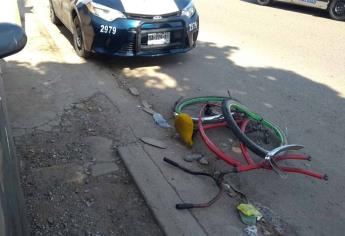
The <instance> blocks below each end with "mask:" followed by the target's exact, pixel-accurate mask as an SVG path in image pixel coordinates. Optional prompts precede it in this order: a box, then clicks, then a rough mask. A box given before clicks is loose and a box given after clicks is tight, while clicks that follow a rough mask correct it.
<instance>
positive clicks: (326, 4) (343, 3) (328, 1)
mask: <svg viewBox="0 0 345 236" xmlns="http://www.w3.org/2000/svg"><path fill="white" fill-rule="evenodd" d="M256 1H257V3H258V4H260V5H263V6H267V5H270V4H271V3H272V2H273V1H277V2H287V3H292V4H297V5H303V6H307V7H314V8H319V9H323V10H327V11H328V12H329V15H330V16H331V18H333V19H335V20H341V21H345V0H256Z"/></svg>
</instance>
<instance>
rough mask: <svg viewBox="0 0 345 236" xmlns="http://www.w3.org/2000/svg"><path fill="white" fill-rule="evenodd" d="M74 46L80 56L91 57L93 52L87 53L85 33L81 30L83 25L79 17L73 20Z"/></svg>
mask: <svg viewBox="0 0 345 236" xmlns="http://www.w3.org/2000/svg"><path fill="white" fill-rule="evenodd" d="M73 23H74V25H73V44H74V49H75V51H76V53H77V54H78V56H80V57H83V58H89V57H90V56H91V52H89V51H87V50H86V49H85V46H84V38H83V33H82V30H81V25H80V21H79V19H78V17H75V18H74V20H73Z"/></svg>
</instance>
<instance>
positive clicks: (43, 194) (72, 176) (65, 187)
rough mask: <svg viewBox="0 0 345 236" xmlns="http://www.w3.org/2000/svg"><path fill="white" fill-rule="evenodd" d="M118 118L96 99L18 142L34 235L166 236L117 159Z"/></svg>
mask: <svg viewBox="0 0 345 236" xmlns="http://www.w3.org/2000/svg"><path fill="white" fill-rule="evenodd" d="M116 113H118V111H117V109H116V107H115V106H114V105H113V104H112V103H111V102H110V101H109V99H107V97H106V96H105V95H103V94H95V95H94V96H92V97H91V98H88V99H86V100H83V101H81V102H80V103H77V104H73V106H72V107H70V108H69V109H65V111H64V113H63V114H62V115H61V116H60V117H59V118H58V119H57V120H54V121H51V122H50V123H47V124H45V125H43V126H40V127H36V128H34V129H30V130H25V134H23V135H22V136H19V137H17V138H15V144H16V148H17V155H18V156H19V159H21V160H23V161H22V169H21V172H22V186H23V188H24V194H25V201H26V207H27V217H28V220H29V223H30V231H31V235H95V236H96V235H97V236H100V235H163V232H162V231H161V230H160V228H159V227H158V225H157V223H156V221H155V219H154V217H153V215H152V214H151V212H150V210H149V209H148V207H147V206H146V203H145V201H144V199H143V197H142V196H141V195H140V193H139V191H138V189H137V187H136V186H135V184H134V182H133V180H132V178H131V176H130V175H129V174H128V172H127V171H126V169H125V167H124V165H123V163H122V162H121V160H120V159H119V157H118V156H117V153H116V147H117V146H119V145H121V141H123V140H124V139H122V140H121V141H120V139H119V137H126V134H124V132H127V131H125V130H124V129H123V127H121V124H119V122H118V120H117V119H116ZM95 142H97V143H98V144H99V143H102V145H103V146H102V147H103V148H102V149H103V150H93V148H94V146H95V145H93V144H94V143H95ZM98 146H99V145H98ZM61 173H63V174H62V175H61Z"/></svg>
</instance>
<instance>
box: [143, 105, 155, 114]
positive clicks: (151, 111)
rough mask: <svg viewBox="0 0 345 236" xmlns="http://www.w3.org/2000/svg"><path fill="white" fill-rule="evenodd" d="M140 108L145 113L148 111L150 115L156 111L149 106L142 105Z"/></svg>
mask: <svg viewBox="0 0 345 236" xmlns="http://www.w3.org/2000/svg"><path fill="white" fill-rule="evenodd" d="M142 109H143V111H145V112H146V113H148V114H150V115H154V114H155V113H157V112H155V111H154V110H152V109H151V108H147V107H143V108H142Z"/></svg>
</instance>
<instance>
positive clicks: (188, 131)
mask: <svg viewBox="0 0 345 236" xmlns="http://www.w3.org/2000/svg"><path fill="white" fill-rule="evenodd" d="M175 130H176V132H177V133H178V134H179V135H180V138H181V140H182V141H183V142H184V143H185V144H186V145H187V147H189V148H191V147H192V146H193V132H194V123H193V120H192V117H190V116H189V115H188V114H186V113H181V114H179V115H177V116H176V117H175Z"/></svg>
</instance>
